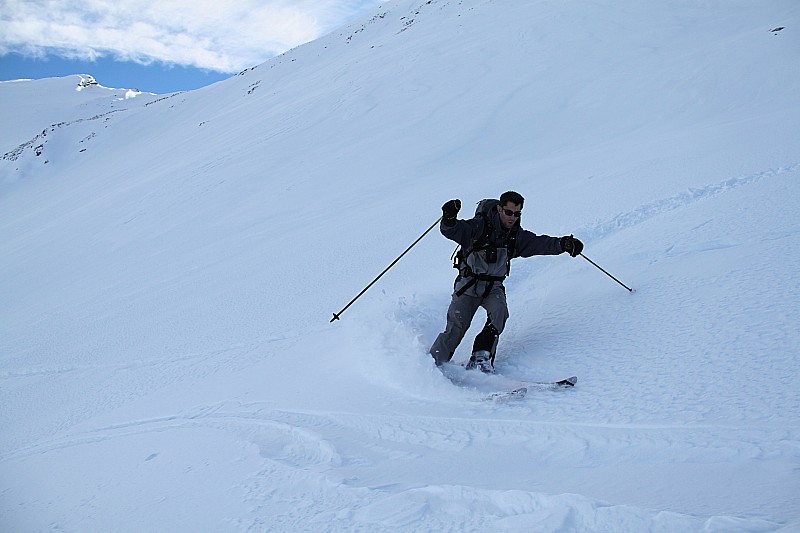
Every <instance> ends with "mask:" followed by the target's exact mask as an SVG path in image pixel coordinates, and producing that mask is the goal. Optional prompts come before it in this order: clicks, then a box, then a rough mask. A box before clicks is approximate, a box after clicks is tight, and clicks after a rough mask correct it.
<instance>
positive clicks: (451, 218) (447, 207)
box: [442, 200, 461, 226]
mask: <svg viewBox="0 0 800 533" xmlns="http://www.w3.org/2000/svg"><path fill="white" fill-rule="evenodd" d="M460 209H461V200H450V201H448V202H445V203H444V205H443V206H442V219H443V220H444V224H445V225H446V226H455V224H456V217H457V216H458V211H459V210H460Z"/></svg>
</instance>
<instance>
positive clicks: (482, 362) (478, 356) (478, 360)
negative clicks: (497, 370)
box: [466, 350, 494, 374]
mask: <svg viewBox="0 0 800 533" xmlns="http://www.w3.org/2000/svg"><path fill="white" fill-rule="evenodd" d="M466 368H467V370H473V369H475V368H478V369H480V371H481V372H483V373H484V374H494V365H493V364H492V354H491V353H489V352H488V351H486V350H480V351H477V352H475V353H473V354H472V355H471V356H470V358H469V362H468V363H467V367H466Z"/></svg>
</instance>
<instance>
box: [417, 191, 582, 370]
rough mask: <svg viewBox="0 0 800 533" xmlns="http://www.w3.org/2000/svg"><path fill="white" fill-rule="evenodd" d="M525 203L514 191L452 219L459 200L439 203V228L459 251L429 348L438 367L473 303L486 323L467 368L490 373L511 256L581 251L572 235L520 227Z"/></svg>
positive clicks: (469, 316) (452, 349) (455, 343)
mask: <svg viewBox="0 0 800 533" xmlns="http://www.w3.org/2000/svg"><path fill="white" fill-rule="evenodd" d="M524 201H525V199H524V198H523V197H522V196H521V195H520V194H519V193H516V192H514V191H508V192H505V193H503V194H502V195H501V196H500V200H499V201H498V200H483V201H481V202H480V203H479V204H478V209H477V210H476V214H475V217H474V218H472V219H469V220H458V219H457V218H456V217H457V216H458V211H459V210H460V209H461V200H450V201H448V202H446V203H445V204H444V205H443V206H442V222H441V224H440V225H439V230H440V231H441V232H442V235H444V236H445V237H447V238H448V239H450V240H452V241H455V242H457V243H458V244H459V245H460V246H461V251H460V252H459V253H458V254H457V257H456V262H455V264H454V265H453V266H454V267H456V268H457V269H458V277H457V278H456V281H455V285H454V292H453V296H452V299H451V301H450V307H449V308H448V309H447V327H446V329H445V330H444V331H443V332H442V333H440V334H439V336H438V337H436V340H435V341H434V343H433V345H432V346H431V349H430V354H431V355H432V356H433V359H434V361H435V362H436V365H437V366H440V365H441V364H442V363H446V362H448V361H450V359H451V358H452V357H453V353H454V352H455V350H456V347H458V345H459V343H460V342H461V340H462V339H463V338H464V334H465V333H466V332H467V329H469V326H470V324H471V323H472V318H473V317H474V316H475V312H476V311H477V310H478V307H483V308H484V309H486V313H487V320H486V325H485V326H484V328H483V330H482V331H481V332H480V333H479V334H478V335H477V336H476V337H475V342H474V344H473V345H472V356H471V357H470V359H469V362H468V363H467V369H474V368H479V369H480V370H482V371H483V372H487V373H491V372H494V357H495V351H496V349H497V341H498V338H499V337H500V334H501V333H502V332H503V328H504V327H505V324H506V320H507V319H508V305H507V303H506V290H505V287H504V286H503V280H504V279H505V278H506V276H507V275H508V272H509V269H510V267H511V259H512V258H514V257H531V256H534V255H558V254H561V253H564V252H567V253H569V254H570V255H571V256H572V257H576V256H577V255H578V254H580V253H581V251H582V250H583V243H581V241H579V240H578V239H576V238H574V237H573V236H572V235H569V236H564V237H560V238H559V237H550V236H548V235H536V234H535V233H533V232H530V231H528V230H525V229H522V227H521V226H520V217H521V216H522V204H523V203H524Z"/></svg>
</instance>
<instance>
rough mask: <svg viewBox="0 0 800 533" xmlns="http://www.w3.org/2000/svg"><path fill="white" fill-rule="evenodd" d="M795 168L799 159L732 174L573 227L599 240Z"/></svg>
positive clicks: (714, 245)
mask: <svg viewBox="0 0 800 533" xmlns="http://www.w3.org/2000/svg"><path fill="white" fill-rule="evenodd" d="M798 169H800V163H792V164H790V165H784V166H781V167H777V168H770V169H766V170H764V171H761V172H757V173H754V174H749V175H746V176H738V177H731V178H728V179H725V180H723V181H721V182H718V183H711V184H708V185H706V186H704V187H692V188H690V189H689V190H687V191H684V192H681V193H679V194H676V195H675V196H670V197H668V198H663V199H661V200H656V201H653V202H650V203H647V204H644V205H642V206H640V207H638V208H636V209H634V210H632V211H629V212H627V213H621V214H619V215H617V216H615V217H613V218H612V219H611V220H608V221H604V222H596V223H595V224H593V225H590V226H587V227H584V228H579V229H577V230H576V231H575V234H576V235H580V236H581V237H582V238H584V239H586V240H587V241H595V240H600V239H602V238H605V237H608V236H609V235H611V234H613V233H615V232H617V231H620V230H624V229H629V228H632V227H634V226H636V225H638V224H641V223H642V222H644V221H646V220H650V219H652V218H653V217H656V216H658V215H661V214H663V213H667V212H670V211H674V210H677V209H682V208H685V207H688V206H690V205H692V204H694V203H696V202H699V201H702V200H706V199H708V198H712V197H714V196H717V195H720V194H725V193H727V192H730V191H732V190H735V189H738V188H739V187H744V186H747V185H751V184H754V183H757V182H759V181H761V180H764V179H770V178H772V177H776V176H780V175H782V174H786V173H793V172H796V171H797V170H798ZM726 246H731V245H729V244H726V243H709V244H708V246H707V247H704V248H702V250H713V249H716V248H723V247H726ZM702 250H700V251H702Z"/></svg>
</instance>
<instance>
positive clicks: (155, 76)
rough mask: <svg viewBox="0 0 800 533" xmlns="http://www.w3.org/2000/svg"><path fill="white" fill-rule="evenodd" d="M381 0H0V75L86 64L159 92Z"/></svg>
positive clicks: (56, 72)
mask: <svg viewBox="0 0 800 533" xmlns="http://www.w3.org/2000/svg"><path fill="white" fill-rule="evenodd" d="M380 3H381V2H380V0H293V1H288V0H164V1H162V2H152V1H151V0H127V1H126V2H117V1H116V0H95V1H93V2H59V1H55V2H53V1H50V0H0V5H2V9H0V80H12V79H20V78H33V79H39V78H49V77H57V76H67V75H70V74H91V75H92V76H94V78H95V79H96V80H97V81H98V83H100V84H101V85H104V86H106V87H120V88H128V89H139V90H141V91H146V92H153V93H157V94H164V93H169V92H175V91H184V90H191V89H197V88H199V87H204V86H206V85H209V84H211V83H214V82H216V81H220V80H223V79H226V78H228V77H230V76H232V75H234V74H236V73H238V72H240V71H241V70H244V69H245V68H250V67H253V66H256V65H259V64H261V63H263V62H265V61H267V60H268V59H270V58H271V57H274V56H275V55H278V54H281V53H283V52H285V51H286V50H289V49H290V48H293V47H295V46H299V45H300V44H303V43H305V42H308V41H311V40H313V39H316V38H318V37H320V36H322V35H324V34H326V33H328V32H330V31H333V30H334V29H336V28H337V27H340V26H343V25H345V24H347V23H348V22H350V21H352V20H353V19H355V18H356V17H358V16H360V15H363V14H365V13H366V12H368V11H369V10H371V9H373V8H375V7H376V6H378V5H379V4H380Z"/></svg>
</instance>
